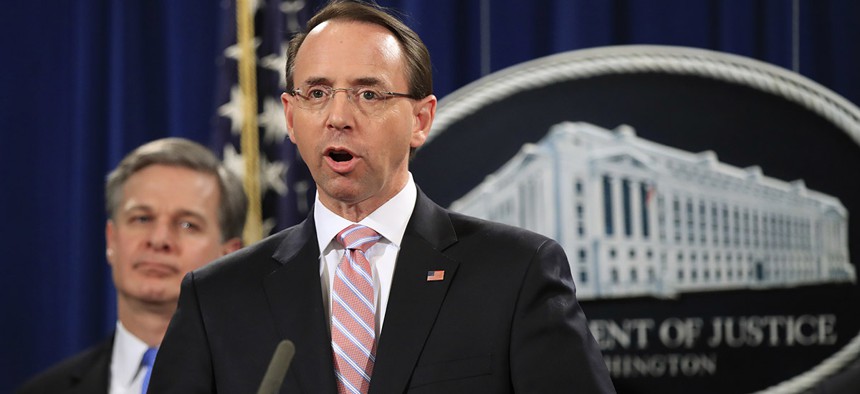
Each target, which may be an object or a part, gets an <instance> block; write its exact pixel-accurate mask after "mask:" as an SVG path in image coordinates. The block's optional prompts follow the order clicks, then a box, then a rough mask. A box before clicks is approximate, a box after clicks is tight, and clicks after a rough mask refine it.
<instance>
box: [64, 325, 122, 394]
mask: <svg viewBox="0 0 860 394" xmlns="http://www.w3.org/2000/svg"><path fill="white" fill-rule="evenodd" d="M113 339H114V338H113V336H111V337H110V338H108V340H106V341H104V342H102V343H101V344H99V345H98V348H97V350H95V351H94V352H93V353H92V354H91V355H90V357H88V358H87V359H86V360H85V361H83V362H81V363H79V365H78V368H76V369H75V370H74V371H72V373H71V376H70V378H71V382H72V388H71V389H70V390H69V391H68V393H69V394H72V393H82V394H83V393H105V392H107V391H108V388H109V387H108V381H109V380H110V378H109V377H108V374H109V373H110V359H111V353H112V352H113Z"/></svg>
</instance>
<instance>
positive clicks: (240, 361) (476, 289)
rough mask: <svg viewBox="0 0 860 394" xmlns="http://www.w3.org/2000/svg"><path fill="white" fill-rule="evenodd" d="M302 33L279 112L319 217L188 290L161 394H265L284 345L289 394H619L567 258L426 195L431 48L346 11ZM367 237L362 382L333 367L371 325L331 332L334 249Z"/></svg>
mask: <svg viewBox="0 0 860 394" xmlns="http://www.w3.org/2000/svg"><path fill="white" fill-rule="evenodd" d="M306 32H307V33H306V34H301V35H298V36H296V37H295V38H294V39H293V40H292V42H291V44H290V49H289V54H288V59H289V60H288V63H287V81H288V82H287V84H288V86H287V89H288V93H285V94H284V95H282V101H283V104H284V113H285V115H286V121H287V126H288V129H289V130H290V140H291V141H292V142H293V143H295V144H296V145H297V146H298V149H299V152H300V154H301V156H302V158H303V159H304V160H305V162H306V163H307V164H308V167H309V168H310V171H311V174H312V175H313V178H314V181H315V182H316V186H317V198H316V202H315V204H314V208H313V212H312V213H311V214H310V215H309V217H308V218H307V220H305V221H304V222H302V223H301V224H299V225H297V226H295V227H292V228H289V229H286V230H284V231H282V232H280V233H278V234H276V235H274V236H272V237H270V238H268V239H265V240H263V241H261V242H259V243H257V244H255V245H252V246H249V247H247V248H245V249H243V250H241V251H239V252H237V253H234V254H231V255H229V256H227V257H225V258H223V259H219V260H218V261H216V262H214V263H213V264H210V265H208V266H206V267H203V268H201V269H198V270H195V271H193V272H192V273H190V274H189V275H188V276H186V277H185V279H184V280H183V283H182V294H181V296H180V299H179V308H178V309H177V311H176V315H175V316H174V317H173V320H172V321H171V323H170V327H169V328H168V330H167V335H166V336H165V338H164V343H163V344H162V348H161V351H160V352H159V354H158V358H157V360H156V362H155V369H154V372H153V377H152V383H151V386H150V392H151V393H210V392H218V393H222V394H223V393H250V392H254V391H255V390H256V389H257V387H258V385H259V383H260V380H261V378H262V376H263V375H264V372H265V370H266V367H267V364H268V363H269V360H270V357H271V356H272V353H273V350H274V349H275V347H276V345H277V344H278V342H279V341H280V340H282V339H284V338H286V339H290V340H292V341H293V342H294V343H295V345H296V354H295V358H294V359H293V361H292V364H291V366H290V369H289V371H288V373H287V375H286V378H285V380H284V383H283V390H281V392H285V393H286V392H289V393H315V394H316V393H334V392H337V391H340V392H349V390H347V389H348V387H350V385H353V386H354V387H355V388H356V390H355V391H352V392H366V391H368V390H369V392H371V393H388V394H390V393H403V392H410V393H514V392H517V393H525V392H529V393H549V392H553V393H562V392H563V393H606V392H614V389H613V387H612V383H611V381H610V379H609V374H608V372H607V369H606V367H605V365H604V363H603V359H602V357H601V354H600V351H599V350H598V348H597V345H596V343H595V341H594V339H593V338H592V336H591V335H590V333H589V331H588V329H587V328H586V319H585V316H584V315H583V312H582V310H581V309H580V307H579V304H578V303H577V300H576V297H575V294H574V284H573V281H572V279H571V275H570V269H569V266H568V262H567V258H566V257H565V255H564V253H563V251H562V249H561V247H560V246H559V245H558V244H557V243H556V242H554V241H552V240H550V239H548V238H546V237H543V236H541V235H537V234H534V233H531V232H528V231H524V230H521V229H517V228H513V227H508V226H504V225H501V224H496V223H490V222H486V221H482V220H478V219H474V218H470V217H466V216H463V215H459V214H455V213H451V212H448V211H447V210H445V209H443V208H441V207H439V206H437V205H436V204H434V203H433V202H432V201H430V199H429V198H428V197H427V196H425V195H424V194H423V193H422V192H421V191H420V190H419V189H418V188H417V187H416V186H415V184H414V183H413V180H412V177H411V175H410V173H409V171H408V162H409V159H410V156H411V151H412V150H414V149H416V148H418V147H419V146H421V145H422V144H423V143H424V142H425V140H426V138H427V134H428V131H429V130H430V126H431V124H432V122H433V117H434V115H435V110H436V98H435V97H434V96H433V95H432V88H431V86H432V81H431V72H430V59H429V54H428V53H427V49H426V47H425V46H424V44H423V43H422V42H421V40H420V39H419V38H418V36H417V35H416V34H415V33H414V32H413V31H412V30H410V29H409V28H407V27H406V26H405V25H404V24H402V23H401V22H399V21H398V20H396V19H395V18H393V17H391V16H390V15H389V14H387V13H385V12H384V11H382V10H379V9H377V8H375V7H373V6H368V5H363V4H357V3H347V2H338V3H334V4H330V5H329V6H327V7H326V8H324V9H323V10H321V11H320V12H319V13H318V14H317V15H316V16H314V17H313V18H312V19H311V20H310V21H309V22H308V27H307V29H306ZM475 150H476V154H479V152H480V147H476V149H475ZM439 176H445V174H439ZM354 223H360V224H362V225H365V226H367V227H369V228H371V229H373V230H375V231H376V232H378V233H379V234H380V235H381V239H380V240H379V241H378V242H377V243H376V244H374V245H373V246H372V247H371V248H370V249H368V250H367V251H366V253H365V255H366V256H367V259H369V260H370V261H371V262H372V282H373V284H374V286H373V293H374V294H373V296H372V297H370V298H372V299H371V300H370V303H369V304H367V306H368V309H375V313H376V314H375V324H369V326H371V327H374V331H375V334H376V342H375V343H374V344H372V345H370V346H366V347H364V348H363V349H364V351H365V353H362V354H364V355H365V359H356V358H353V361H355V365H349V364H348V363H341V362H340V361H336V360H334V358H336V357H339V358H343V355H341V353H339V352H338V351H337V349H343V348H344V346H353V345H355V344H354V343H353V344H352V345H350V344H347V345H343V344H342V343H341V342H338V341H337V340H336V339H335V336H336V335H335V334H334V332H335V331H337V337H348V336H349V335H347V334H346V333H345V332H344V331H343V329H342V327H341V325H342V326H349V325H350V324H353V327H354V326H355V325H358V323H357V322H356V321H350V322H345V321H344V320H342V319H341V318H340V317H339V318H338V319H337V322H336V321H335V319H334V318H333V317H334V315H335V313H334V310H335V303H338V307H339V308H340V307H341V306H340V301H338V300H339V299H342V297H340V296H339V295H338V296H335V295H337V294H340V293H338V292H337V291H336V290H335V289H336V287H335V285H334V284H336V283H338V280H339V278H340V276H338V275H339V274H337V273H339V272H340V271H341V269H342V268H343V269H344V270H346V267H338V262H339V261H340V259H341V257H342V256H343V255H344V253H347V252H345V251H344V250H343V248H342V247H341V246H340V244H339V243H338V242H337V241H335V240H333V238H335V235H336V234H338V233H339V232H341V230H343V229H344V228H346V227H348V226H350V225H352V224H354ZM348 253H349V255H350V256H353V254H352V253H353V252H352V251H349V252H348ZM356 259H357V258H356ZM344 265H346V264H344ZM335 277H336V278H335ZM370 304H373V305H372V306H371V305H370ZM373 307H375V308H373ZM336 326H337V327H336ZM352 334H355V336H356V337H357V336H359V335H364V334H363V333H359V334H356V333H355V332H352ZM336 345H337V346H336ZM355 347H356V348H359V347H358V345H355ZM357 353H361V352H360V351H359V352H357ZM367 354H369V355H367ZM350 357H353V356H352V355H350ZM368 360H371V361H368ZM373 360H375V361H373ZM336 365H339V366H336ZM358 369H363V372H364V373H366V374H367V376H361V375H360V374H361V373H360V372H357V370H358ZM350 376H353V377H354V376H360V377H361V378H362V379H361V381H360V382H358V383H355V384H353V382H352V381H350V382H345V381H344V379H349V377H350ZM368 387H369V388H368Z"/></svg>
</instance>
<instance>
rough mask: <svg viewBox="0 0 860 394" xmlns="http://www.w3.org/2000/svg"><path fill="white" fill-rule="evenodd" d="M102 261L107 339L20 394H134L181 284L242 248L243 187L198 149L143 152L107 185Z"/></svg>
mask: <svg viewBox="0 0 860 394" xmlns="http://www.w3.org/2000/svg"><path fill="white" fill-rule="evenodd" d="M105 197H106V202H107V211H108V215H109V219H108V221H107V224H106V228H105V238H106V244H107V248H106V255H107V260H108V262H109V264H110V266H111V270H112V272H113V282H114V285H115V287H116V290H117V314H118V317H119V320H118V321H117V323H116V331H115V332H114V335H113V336H112V337H111V338H108V339H107V340H105V341H104V342H102V343H101V344H98V345H96V346H94V347H92V348H90V349H87V350H85V351H84V352H82V353H80V354H78V355H75V356H73V357H71V358H69V359H67V360H65V361H63V362H61V363H59V364H57V365H56V366H54V367H52V368H51V369H49V370H47V371H45V372H43V373H42V374H40V375H39V376H37V377H35V378H33V379H32V380H30V381H29V382H27V383H25V385H24V386H22V387H21V388H20V389H19V393H22V394H23V393H39V394H44V393H52V394H53V393H87V394H98V393H140V392H141V390H142V386H143V384H144V380H145V376H146V372H147V370H148V369H149V368H151V363H150V364H149V365H150V367H147V366H145V365H144V363H142V359H143V357H144V354H146V352H147V350H148V349H150V348H152V349H157V348H158V345H159V344H160V343H161V340H162V338H163V337H164V332H165V331H166V330H167V325H168V323H169V322H170V318H171V316H173V313H174V311H175V310H176V304H177V300H178V298H179V285H180V283H181V280H182V277H183V276H184V275H185V274H186V273H187V272H188V271H191V270H193V269H195V268H198V267H200V266H202V265H204V264H206V263H208V262H210V261H212V260H214V259H216V258H218V257H220V256H222V255H224V254H227V253H230V252H232V251H235V250H237V249H239V247H241V240H240V237H241V236H242V228H243V227H244V224H245V210H246V206H247V199H246V197H245V192H244V191H243V190H242V182H241V180H239V179H238V178H237V177H235V176H234V175H232V174H230V173H229V172H228V171H227V170H226V168H225V167H224V166H223V165H222V164H221V162H220V161H219V160H218V159H217V158H216V157H215V156H214V155H213V154H212V153H211V152H210V151H209V150H208V149H206V148H205V147H203V146H201V145H200V144H197V143H195V142H191V141H188V140H184V139H180V138H166V139H161V140H157V141H153V142H150V143H148V144H145V145H143V146H141V147H139V148H137V149H136V150H134V151H133V152H131V153H130V154H128V155H127V156H126V157H125V158H124V159H123V160H122V161H121V162H120V163H119V166H117V168H116V169H114V170H113V171H112V172H111V173H110V174H109V175H108V178H107V183H106V186H105Z"/></svg>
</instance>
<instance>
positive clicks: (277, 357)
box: [257, 339, 296, 394]
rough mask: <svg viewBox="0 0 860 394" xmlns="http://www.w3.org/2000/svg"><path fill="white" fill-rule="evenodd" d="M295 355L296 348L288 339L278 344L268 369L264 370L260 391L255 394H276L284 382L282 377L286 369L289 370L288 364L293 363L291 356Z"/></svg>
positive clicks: (285, 373)
mask: <svg viewBox="0 0 860 394" xmlns="http://www.w3.org/2000/svg"><path fill="white" fill-rule="evenodd" d="M295 355H296V346H295V345H293V342H292V341H290V340H289V339H284V340H282V341H281V342H279V343H278V346H277V347H276V348H275V353H274V354H273V355H272V361H270V362H269V368H267V369H266V374H265V375H263V381H262V382H260V389H259V390H257V394H273V393H277V392H278V390H279V389H280V388H281V384H282V383H283V382H284V377H285V376H286V375H287V369H288V368H290V362H291V361H293V356H295Z"/></svg>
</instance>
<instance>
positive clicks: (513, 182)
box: [451, 122, 856, 299]
mask: <svg viewBox="0 0 860 394" xmlns="http://www.w3.org/2000/svg"><path fill="white" fill-rule="evenodd" d="M451 209H452V210H454V211H458V212H462V213H465V214H469V215H472V216H477V217H482V218H485V219H489V220H493V221H497V222H502V223H507V224H511V225H515V226H519V227H523V228H526V229H529V230H532V231H535V232H538V233H541V234H544V235H546V236H548V237H551V238H553V239H555V240H557V241H558V242H559V243H560V244H561V245H562V247H564V249H565V251H566V252H567V254H568V259H569V260H570V268H571V273H572V274H573V277H574V279H575V281H576V286H577V295H578V297H579V298H581V299H597V298H615V297H632V296H655V297H673V296H676V295H677V294H678V293H683V292H703V291H719V290H731V289H763V288H769V287H789V286H798V285H812V284H820V283H829V282H854V281H855V280H856V274H855V270H854V267H853V266H852V265H851V262H850V261H849V256H848V211H847V210H846V208H845V207H844V206H843V205H842V203H841V202H840V201H839V199H837V198H835V197H833V196H829V195H826V194H823V193H820V192H816V191H814V190H810V189H808V188H807V187H806V185H805V184H804V182H803V181H802V180H798V181H793V182H785V181H782V180H778V179H774V178H771V177H767V176H764V175H763V173H762V170H761V168H759V167H757V166H753V167H748V168H738V167H734V166H731V165H728V164H725V163H721V162H719V161H718V160H717V155H716V154H715V153H714V152H712V151H706V152H702V153H690V152H687V151H683V150H679V149H676V148H672V147H670V146H666V145H661V144H657V143H655V142H652V141H648V140H645V139H642V138H639V137H637V136H636V134H635V132H634V130H633V128H631V127H630V126H626V125H622V126H620V127H618V128H616V129H615V130H607V129H604V128H601V127H598V126H595V125H592V124H588V123H582V122H577V123H572V122H565V123H560V124H557V125H555V126H553V127H552V128H551V129H550V131H549V133H547V135H546V136H545V137H544V138H543V139H542V140H541V141H539V142H538V143H536V144H525V145H524V146H523V147H522V149H521V150H520V152H519V153H517V154H516V155H515V156H514V157H513V158H511V159H510V160H509V161H508V162H507V163H506V164H505V165H504V166H502V168H500V169H499V170H498V171H496V172H495V173H494V174H491V175H489V176H487V178H486V180H485V181H484V182H482V183H481V184H480V185H478V186H477V187H476V188H475V189H473V190H472V191H470V192H469V193H467V194H466V195H465V196H463V197H462V198H460V199H459V200H457V201H455V202H454V203H453V204H452V206H451Z"/></svg>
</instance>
